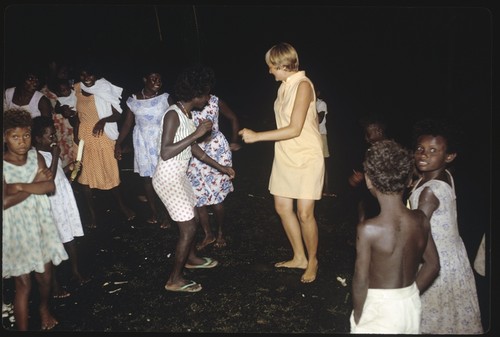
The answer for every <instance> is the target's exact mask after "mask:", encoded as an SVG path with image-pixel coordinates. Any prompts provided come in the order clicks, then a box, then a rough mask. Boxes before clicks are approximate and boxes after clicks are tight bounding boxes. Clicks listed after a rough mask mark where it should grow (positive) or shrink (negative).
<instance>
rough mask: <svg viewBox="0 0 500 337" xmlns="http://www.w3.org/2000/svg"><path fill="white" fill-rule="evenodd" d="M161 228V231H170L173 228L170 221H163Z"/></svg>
mask: <svg viewBox="0 0 500 337" xmlns="http://www.w3.org/2000/svg"><path fill="white" fill-rule="evenodd" d="M160 228H161V229H169V228H172V224H171V223H170V221H168V220H163V221H162V223H161V225H160Z"/></svg>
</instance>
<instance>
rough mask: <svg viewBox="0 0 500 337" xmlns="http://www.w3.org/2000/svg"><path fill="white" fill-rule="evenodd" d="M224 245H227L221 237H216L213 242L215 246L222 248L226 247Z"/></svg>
mask: <svg viewBox="0 0 500 337" xmlns="http://www.w3.org/2000/svg"><path fill="white" fill-rule="evenodd" d="M226 245H227V243H226V240H225V239H224V238H223V237H218V238H217V240H215V243H214V247H215V248H223V247H226Z"/></svg>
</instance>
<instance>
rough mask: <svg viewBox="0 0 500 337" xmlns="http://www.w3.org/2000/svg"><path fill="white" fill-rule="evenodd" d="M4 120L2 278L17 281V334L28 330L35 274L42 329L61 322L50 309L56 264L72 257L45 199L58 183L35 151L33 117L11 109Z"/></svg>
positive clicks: (15, 306) (15, 305)
mask: <svg viewBox="0 0 500 337" xmlns="http://www.w3.org/2000/svg"><path fill="white" fill-rule="evenodd" d="M3 122H4V124H3V136H4V155H3V221H2V277H3V278H10V277H14V280H15V298H14V317H15V319H16V325H17V328H18V330H20V331H26V330H28V317H29V305H28V300H29V295H30V292H31V273H32V272H35V279H36V281H37V282H38V286H39V295H40V306H39V313H40V320H41V329H42V330H49V329H52V328H53V327H54V326H56V325H57V324H58V321H57V320H56V318H55V317H54V316H52V313H51V312H50V309H49V297H50V286H51V276H52V264H54V265H59V264H60V263H61V262H62V261H63V260H66V259H68V254H67V253H66V251H65V250H64V246H63V244H62V242H61V239H60V238H59V233H58V232H57V228H56V225H55V224H54V220H53V218H52V214H51V211H50V201H49V198H48V197H47V195H46V194H47V193H53V192H54V190H55V184H54V180H53V177H52V173H51V171H50V170H49V169H48V168H47V165H46V164H45V161H44V159H43V157H42V155H40V154H38V152H37V151H36V149H34V148H32V147H31V125H32V120H31V115H30V113H29V112H28V111H26V110H17V109H9V110H6V111H5V112H4V120H3Z"/></svg>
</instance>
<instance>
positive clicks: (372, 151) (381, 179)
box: [363, 140, 415, 194]
mask: <svg viewBox="0 0 500 337" xmlns="http://www.w3.org/2000/svg"><path fill="white" fill-rule="evenodd" d="M363 167H364V169H365V172H366V174H367V175H368V177H369V178H370V180H371V182H372V184H373V186H374V187H375V188H376V189H377V190H379V191H380V192H382V193H384V194H393V193H399V192H402V191H404V189H405V188H406V187H407V186H408V183H409V181H410V178H411V176H412V174H413V170H414V167H415V164H414V159H413V154H412V152H411V151H410V150H408V149H406V148H404V147H403V146H402V145H400V144H398V143H396V142H395V141H393V140H381V141H378V142H376V143H374V144H373V145H372V146H371V147H370V148H369V149H368V150H367V151H366V154H365V160H364V162H363Z"/></svg>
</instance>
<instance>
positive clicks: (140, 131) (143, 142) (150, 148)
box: [127, 93, 169, 177]
mask: <svg viewBox="0 0 500 337" xmlns="http://www.w3.org/2000/svg"><path fill="white" fill-rule="evenodd" d="M168 96H169V95H168V94H167V93H163V94H161V95H159V96H156V97H153V98H148V99H137V97H136V95H132V96H131V97H129V98H128V99H127V106H128V107H129V108H130V110H131V111H132V112H133V114H134V116H135V127H134V131H133V134H132V142H133V145H134V172H136V173H139V175H140V176H141V177H152V176H153V174H154V172H155V169H156V165H157V164H158V155H159V153H158V141H159V140H158V138H159V137H160V133H161V129H162V126H163V125H162V118H163V115H164V114H165V112H166V111H167V109H168V107H169V104H168Z"/></svg>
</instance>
